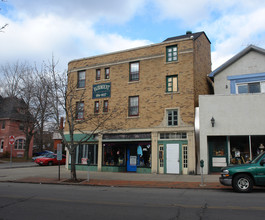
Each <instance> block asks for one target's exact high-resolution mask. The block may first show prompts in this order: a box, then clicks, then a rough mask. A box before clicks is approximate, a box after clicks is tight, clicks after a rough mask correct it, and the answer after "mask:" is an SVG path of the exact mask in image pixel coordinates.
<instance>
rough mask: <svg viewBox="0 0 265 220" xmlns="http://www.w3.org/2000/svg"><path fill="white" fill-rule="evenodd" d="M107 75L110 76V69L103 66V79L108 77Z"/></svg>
mask: <svg viewBox="0 0 265 220" xmlns="http://www.w3.org/2000/svg"><path fill="white" fill-rule="evenodd" d="M109 77H110V69H109V68H105V79H109Z"/></svg>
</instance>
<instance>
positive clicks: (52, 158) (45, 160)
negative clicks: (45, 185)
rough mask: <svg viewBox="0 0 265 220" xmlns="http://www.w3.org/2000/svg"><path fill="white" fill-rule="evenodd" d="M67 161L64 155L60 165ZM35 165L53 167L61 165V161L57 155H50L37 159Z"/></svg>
mask: <svg viewBox="0 0 265 220" xmlns="http://www.w3.org/2000/svg"><path fill="white" fill-rule="evenodd" d="M65 159H66V157H65V155H63V156H62V160H61V161H60V165H63V164H65ZM35 163H37V164H39V165H40V166H41V165H49V166H52V165H57V164H59V161H58V160H57V154H51V155H48V156H47V157H41V158H37V159H36V160H35Z"/></svg>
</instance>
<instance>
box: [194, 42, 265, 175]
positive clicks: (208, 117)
mask: <svg viewBox="0 0 265 220" xmlns="http://www.w3.org/2000/svg"><path fill="white" fill-rule="evenodd" d="M209 77H210V78H212V80H213V82H214V93H215V94H214V95H203V96H200V97H199V126H200V135H199V137H200V141H199V143H200V147H199V155H198V157H199V159H200V160H204V164H205V167H204V173H214V172H219V171H220V168H221V167H223V166H226V165H228V164H242V163H246V162H248V161H249V160H251V159H252V158H254V157H255V156H257V155H258V154H259V153H260V152H261V151H263V150H264V146H265V50H264V49H262V48H259V47H256V46H253V45H250V46H248V47H247V48H245V49H244V50H243V51H241V52H240V53H238V54H237V55H235V56H234V57H232V58H231V59H230V60H228V61H227V62H226V63H224V64H223V65H221V66H220V67H219V68H217V69H216V70H214V71H213V72H212V73H210V74H209Z"/></svg>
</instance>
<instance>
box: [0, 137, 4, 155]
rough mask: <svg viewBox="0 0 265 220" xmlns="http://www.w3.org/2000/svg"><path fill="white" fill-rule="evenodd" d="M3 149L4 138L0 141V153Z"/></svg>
mask: <svg viewBox="0 0 265 220" xmlns="http://www.w3.org/2000/svg"><path fill="white" fill-rule="evenodd" d="M3 151H4V140H1V141H0V153H3Z"/></svg>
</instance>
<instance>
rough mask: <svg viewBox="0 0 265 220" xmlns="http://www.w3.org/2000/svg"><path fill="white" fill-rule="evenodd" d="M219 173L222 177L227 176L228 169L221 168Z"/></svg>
mask: <svg viewBox="0 0 265 220" xmlns="http://www.w3.org/2000/svg"><path fill="white" fill-rule="evenodd" d="M221 175H222V176H223V177H228V176H229V170H222V172H221Z"/></svg>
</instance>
